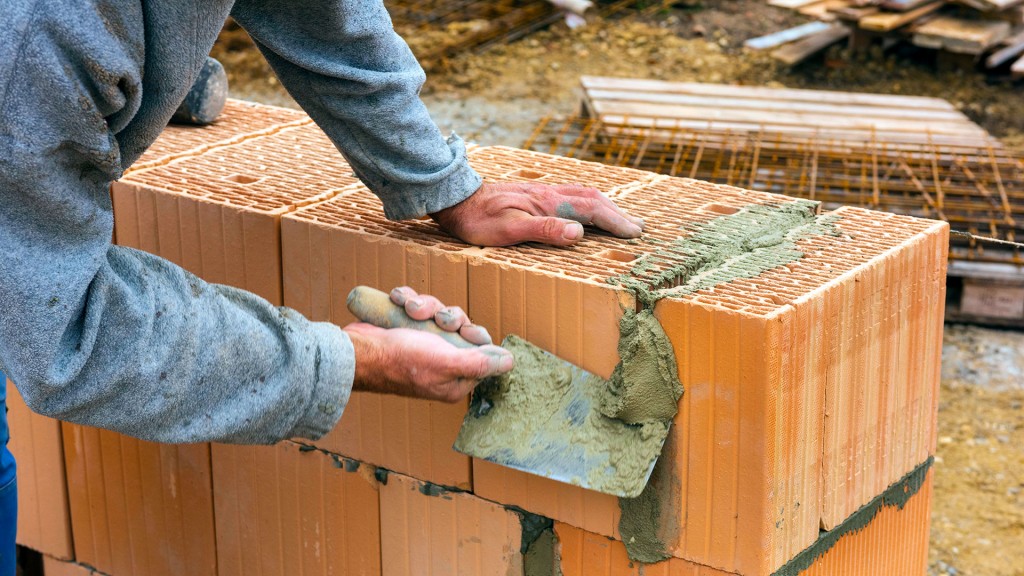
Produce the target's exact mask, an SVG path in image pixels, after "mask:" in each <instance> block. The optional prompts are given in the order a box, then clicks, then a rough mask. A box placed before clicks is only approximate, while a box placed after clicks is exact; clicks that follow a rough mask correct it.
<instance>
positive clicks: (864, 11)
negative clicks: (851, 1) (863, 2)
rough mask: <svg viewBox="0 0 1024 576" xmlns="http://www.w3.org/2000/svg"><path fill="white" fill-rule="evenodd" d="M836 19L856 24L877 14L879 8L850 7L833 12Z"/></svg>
mask: <svg viewBox="0 0 1024 576" xmlns="http://www.w3.org/2000/svg"><path fill="white" fill-rule="evenodd" d="M832 12H833V13H834V14H835V15H836V17H838V18H839V19H840V20H842V21H844V22H856V21H858V20H860V19H861V18H863V17H865V16H869V15H871V14H877V13H878V8H876V7H874V6H848V7H846V8H838V9H836V10H833V11H832Z"/></svg>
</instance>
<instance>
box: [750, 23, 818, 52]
mask: <svg viewBox="0 0 1024 576" xmlns="http://www.w3.org/2000/svg"><path fill="white" fill-rule="evenodd" d="M827 29H828V24H826V23H824V22H808V23H807V24H801V25H799V26H796V27H793V28H787V29H785V30H780V31H778V32H774V33H772V34H768V35H766V36H760V37H758V38H751V39H750V40H747V41H746V42H744V43H743V45H744V46H746V47H747V48H750V49H751V50H767V49H768V48H775V47H776V46H781V45H783V44H785V43H787V42H792V41H794V40H799V39H801V38H804V37H805V36H810V35H811V34H816V33H818V32H822V31H824V30H827Z"/></svg>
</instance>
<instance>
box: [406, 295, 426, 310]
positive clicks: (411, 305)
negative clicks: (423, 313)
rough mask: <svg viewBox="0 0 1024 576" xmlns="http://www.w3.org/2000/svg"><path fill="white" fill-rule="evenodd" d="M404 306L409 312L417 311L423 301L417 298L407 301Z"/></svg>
mask: <svg viewBox="0 0 1024 576" xmlns="http://www.w3.org/2000/svg"><path fill="white" fill-rule="evenodd" d="M405 305H406V306H408V307H409V308H410V309H411V310H419V309H420V308H422V307H423V300H421V299H419V298H413V299H412V300H409V301H408V302H407V303H406V304H405Z"/></svg>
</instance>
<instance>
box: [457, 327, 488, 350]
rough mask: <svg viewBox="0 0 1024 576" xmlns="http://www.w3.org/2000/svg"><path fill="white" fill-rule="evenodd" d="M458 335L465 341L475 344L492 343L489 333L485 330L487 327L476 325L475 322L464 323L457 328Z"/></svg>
mask: <svg viewBox="0 0 1024 576" xmlns="http://www.w3.org/2000/svg"><path fill="white" fill-rule="evenodd" d="M459 336H462V337H463V338H464V339H466V340H467V341H469V342H471V343H473V344H476V345H477V346H485V345H487V344H492V343H494V340H492V339H491V335H490V333H488V332H487V328H484V327H483V326H477V325H476V324H470V323H468V322H467V323H466V324H463V325H462V328H459Z"/></svg>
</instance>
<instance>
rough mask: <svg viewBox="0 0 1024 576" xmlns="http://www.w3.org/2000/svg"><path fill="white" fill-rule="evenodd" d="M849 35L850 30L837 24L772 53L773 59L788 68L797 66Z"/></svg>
mask: <svg viewBox="0 0 1024 576" xmlns="http://www.w3.org/2000/svg"><path fill="white" fill-rule="evenodd" d="M849 35H850V29H849V28H847V27H846V26H844V25H842V24H836V25H834V26H831V27H829V29H828V30H825V31H824V32H818V33H817V34H813V35H811V36H808V37H807V38H804V39H803V40H800V41H799V42H794V43H792V44H788V45H786V46H783V47H782V48H779V49H777V50H775V51H774V52H772V58H775V59H776V60H778V61H780V62H782V63H783V64H786V65H788V66H795V65H796V64H799V63H801V62H803V61H804V60H807V59H808V58H810V57H811V56H814V55H815V54H817V53H818V52H821V51H822V50H824V49H826V48H828V47H829V46H831V45H833V44H835V43H836V42H839V41H840V40H843V39H845V38H847V37H848V36H849Z"/></svg>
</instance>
